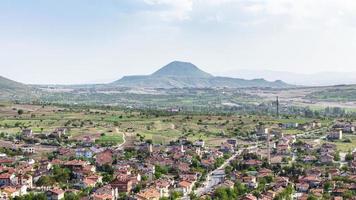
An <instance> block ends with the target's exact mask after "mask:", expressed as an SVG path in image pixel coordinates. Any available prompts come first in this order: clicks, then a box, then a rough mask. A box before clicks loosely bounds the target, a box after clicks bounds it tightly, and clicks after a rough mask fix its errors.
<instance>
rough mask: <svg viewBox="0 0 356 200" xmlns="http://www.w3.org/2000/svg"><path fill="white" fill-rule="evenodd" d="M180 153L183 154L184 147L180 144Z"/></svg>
mask: <svg viewBox="0 0 356 200" xmlns="http://www.w3.org/2000/svg"><path fill="white" fill-rule="evenodd" d="M180 152H181V153H184V146H183V145H182V144H181V145H180Z"/></svg>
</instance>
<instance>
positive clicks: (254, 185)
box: [242, 176, 258, 188]
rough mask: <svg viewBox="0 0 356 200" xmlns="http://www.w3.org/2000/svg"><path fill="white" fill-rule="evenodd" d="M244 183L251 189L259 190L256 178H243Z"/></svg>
mask: <svg viewBox="0 0 356 200" xmlns="http://www.w3.org/2000/svg"><path fill="white" fill-rule="evenodd" d="M242 183H244V184H246V185H247V187H249V188H257V186H258V182H257V180H256V177H255V176H245V177H242Z"/></svg>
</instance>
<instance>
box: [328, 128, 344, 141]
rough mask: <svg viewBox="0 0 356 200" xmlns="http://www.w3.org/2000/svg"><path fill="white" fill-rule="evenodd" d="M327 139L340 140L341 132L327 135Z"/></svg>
mask: <svg viewBox="0 0 356 200" xmlns="http://www.w3.org/2000/svg"><path fill="white" fill-rule="evenodd" d="M327 138H328V139H329V140H342V130H339V131H334V132H331V133H329V134H328V136H327Z"/></svg>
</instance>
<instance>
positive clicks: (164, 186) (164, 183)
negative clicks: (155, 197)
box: [154, 179, 172, 197]
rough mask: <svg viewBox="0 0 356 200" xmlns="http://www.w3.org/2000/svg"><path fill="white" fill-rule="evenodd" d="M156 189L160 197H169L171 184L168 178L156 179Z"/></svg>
mask: <svg viewBox="0 0 356 200" xmlns="http://www.w3.org/2000/svg"><path fill="white" fill-rule="evenodd" d="M154 185H155V187H156V189H157V190H158V191H159V193H160V197H169V187H170V186H171V185H172V181H170V180H162V179H160V180H157V181H155V183H154Z"/></svg>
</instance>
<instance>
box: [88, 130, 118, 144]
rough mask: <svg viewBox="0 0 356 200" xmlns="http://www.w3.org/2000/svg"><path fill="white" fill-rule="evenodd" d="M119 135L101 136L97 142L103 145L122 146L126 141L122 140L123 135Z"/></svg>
mask: <svg viewBox="0 0 356 200" xmlns="http://www.w3.org/2000/svg"><path fill="white" fill-rule="evenodd" d="M118 134H119V133H116V134H115V135H107V134H105V135H103V136H100V137H99V139H97V140H96V141H95V142H96V143H98V144H103V143H114V144H120V143H123V142H124V140H123V138H122V135H121V134H120V135H118Z"/></svg>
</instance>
